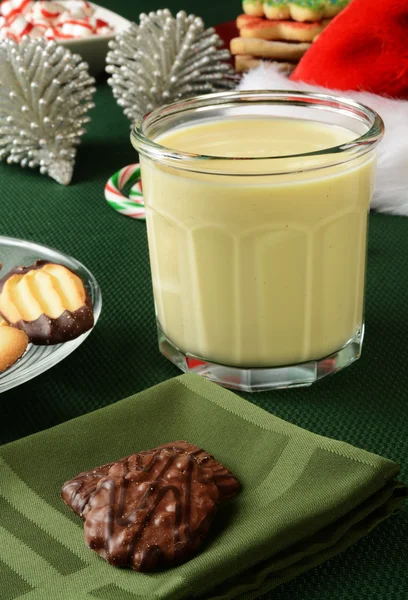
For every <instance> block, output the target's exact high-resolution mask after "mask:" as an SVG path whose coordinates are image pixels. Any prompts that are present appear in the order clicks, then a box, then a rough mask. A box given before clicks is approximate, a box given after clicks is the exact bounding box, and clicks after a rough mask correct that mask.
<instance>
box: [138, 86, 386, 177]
mask: <svg viewBox="0 0 408 600" xmlns="http://www.w3.org/2000/svg"><path fill="white" fill-rule="evenodd" d="M246 103H247V104H248V106H251V104H252V105H255V106H256V105H262V104H275V105H289V106H290V105H291V106H298V107H303V108H306V107H308V106H309V107H312V108H314V109H317V110H322V109H325V110H328V111H331V112H342V113H343V114H345V113H348V114H349V115H350V116H354V117H355V118H357V119H359V120H360V121H363V122H365V123H366V125H367V127H368V130H367V132H366V133H364V134H363V135H358V134H356V136H357V137H356V138H355V139H353V140H351V141H350V142H346V143H344V144H340V145H337V146H331V147H329V148H323V149H321V150H314V151H312V152H303V153H297V154H290V155H274V156H254V157H250V156H244V157H235V156H234V157H231V156H230V157H228V156H212V155H205V154H195V153H189V152H181V151H177V150H173V149H170V148H167V147H166V146H163V145H161V144H160V143H158V142H156V141H154V140H152V139H151V138H149V136H148V134H147V131H146V130H147V129H148V128H149V127H151V126H152V125H154V124H156V123H158V122H160V121H162V120H164V119H166V118H168V117H171V116H173V115H176V114H178V113H183V112H188V111H192V110H194V109H199V108H209V107H221V106H223V105H226V106H227V107H228V108H232V107H234V106H236V105H243V104H246ZM383 135H384V123H383V120H382V118H381V117H380V115H379V114H378V113H377V112H376V111H375V110H373V109H372V108H370V107H368V106H366V105H365V104H361V103H359V102H356V101H355V100H351V99H350V98H346V97H343V96H340V95H335V94H325V93H320V92H319V93H317V92H301V91H292V90H250V91H239V90H237V91H232V92H231V91H229V92H218V93H215V94H206V95H201V96H195V97H192V98H188V99H186V100H178V101H177V102H173V103H172V104H167V105H164V106H161V107H159V108H156V109H155V110H153V111H151V112H149V113H147V114H146V115H145V116H144V117H142V118H141V119H140V120H139V121H137V122H136V123H135V124H134V126H133V127H132V132H131V142H132V145H133V147H134V148H135V149H136V150H137V151H138V152H139V153H140V154H142V155H146V156H147V157H148V158H150V159H153V160H157V161H159V162H160V161H161V162H166V161H170V163H171V164H172V165H173V166H175V167H177V166H178V168H187V169H188V170H194V171H195V170H197V171H202V169H201V167H200V164H199V163H200V162H201V161H203V160H205V161H209V163H210V164H211V165H213V166H214V167H215V166H221V165H223V164H226V163H228V162H229V163H231V161H237V160H238V161H241V163H242V164H245V162H247V163H254V162H255V163H259V164H262V163H265V162H270V163H272V164H273V162H274V161H279V160H280V161H282V160H285V161H293V160H296V159H307V158H315V157H319V156H321V157H322V156H333V159H334V160H333V162H330V164H326V165H325V166H324V167H318V166H316V164H314V165H313V166H311V167H305V168H302V169H301V171H302V172H304V171H313V170H316V169H319V168H325V167H332V166H335V165H337V164H342V163H344V162H348V161H350V160H354V159H355V158H358V157H360V156H363V155H364V154H366V153H367V152H369V151H370V150H372V149H373V148H375V147H376V146H377V144H378V143H379V142H380V141H381V139H382V137H383ZM336 159H338V160H336ZM182 162H184V165H185V166H184V167H182V164H181V163H182ZM187 165H188V166H187ZM201 166H202V165H201ZM296 171H298V169H296V168H293V169H292V168H288V169H285V173H293V172H296ZM205 172H207V173H210V172H214V171H211V168H210V169H208V167H206V168H205ZM215 173H216V174H222V173H221V171H215ZM248 174H249V173H248ZM261 174H263V173H251V175H252V176H254V175H255V176H256V175H261ZM243 175H247V174H246V173H243Z"/></svg>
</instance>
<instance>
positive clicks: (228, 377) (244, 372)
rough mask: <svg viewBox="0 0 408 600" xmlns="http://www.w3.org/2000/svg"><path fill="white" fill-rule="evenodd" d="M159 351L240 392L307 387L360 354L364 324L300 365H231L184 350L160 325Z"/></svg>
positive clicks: (183, 366)
mask: <svg viewBox="0 0 408 600" xmlns="http://www.w3.org/2000/svg"><path fill="white" fill-rule="evenodd" d="M157 330H158V336H159V347H160V352H161V353H162V354H163V355H164V356H165V357H166V358H168V359H169V360H170V361H171V362H172V363H174V364H175V365H176V366H177V367H178V368H179V369H181V370H182V371H184V373H196V374H197V375H201V376H202V377H206V378H207V379H210V380H211V381H214V382H215V383H218V384H219V385H222V386H223V387H226V388H229V389H231V390H239V391H241V392H265V391H267V390H276V389H284V388H292V387H307V386H310V385H312V383H315V382H316V381H318V380H319V379H322V378H323V377H326V376H327V375H332V374H333V373H337V371H340V370H341V369H344V368H345V367H348V366H349V365H351V364H352V363H353V362H355V361H356V360H358V359H359V358H360V356H361V348H362V345H363V338H364V327H363V328H362V329H361V330H359V331H358V332H357V333H356V335H355V336H354V337H353V338H352V339H351V340H350V341H349V342H348V343H347V344H346V345H345V346H344V347H343V348H341V349H340V350H339V351H338V352H335V353H334V354H331V355H330V356H327V357H326V358H322V359H320V360H311V361H309V362H306V363H301V364H298V365H289V366H286V367H272V368H269V369H268V368H262V369H255V368H250V369H244V368H239V367H228V366H226V365H218V364H216V363H212V362H209V361H207V360H205V359H203V358H200V357H197V356H192V355H191V354H184V353H183V352H181V351H180V350H179V349H178V348H177V347H176V346H175V345H174V344H173V343H172V342H171V341H170V340H169V339H168V338H167V337H166V335H165V334H164V333H163V331H162V330H161V327H160V325H157Z"/></svg>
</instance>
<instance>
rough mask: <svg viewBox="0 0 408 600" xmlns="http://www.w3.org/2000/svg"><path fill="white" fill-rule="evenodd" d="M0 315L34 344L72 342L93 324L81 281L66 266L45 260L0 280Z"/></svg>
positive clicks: (17, 269) (15, 269)
mask: <svg viewBox="0 0 408 600" xmlns="http://www.w3.org/2000/svg"><path fill="white" fill-rule="evenodd" d="M0 314H1V315H2V317H3V318H4V319H5V320H6V321H7V322H8V323H9V324H11V325H13V327H17V328H18V329H21V330H22V331H24V332H25V333H26V334H27V336H28V337H29V339H30V341H31V342H32V343H33V344H37V345H52V344H60V343H62V342H67V341H70V340H73V339H75V338H77V337H79V336H80V335H82V334H83V333H85V332H86V331H88V330H89V329H91V328H92V327H93V324H94V317H93V308H92V303H91V300H90V298H89V295H88V293H87V291H86V288H85V286H84V283H83V281H82V279H81V278H80V277H78V275H76V274H75V273H74V272H73V271H71V270H70V269H68V267H65V266H64V265H59V264H55V263H50V262H47V261H44V260H37V261H36V262H35V263H34V264H33V265H31V266H28V267H23V266H19V267H15V268H14V269H12V270H11V271H10V272H9V273H7V275H5V276H4V277H3V278H2V279H0Z"/></svg>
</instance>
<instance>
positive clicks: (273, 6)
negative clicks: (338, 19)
mask: <svg viewBox="0 0 408 600" xmlns="http://www.w3.org/2000/svg"><path fill="white" fill-rule="evenodd" d="M350 1H351V0H263V2H262V1H261V0H243V8H244V13H245V14H246V15H249V16H251V17H266V18H267V19H270V20H272V21H275V20H288V19H292V20H293V21H300V22H305V21H321V20H322V19H331V18H332V17H335V16H336V15H337V14H338V13H339V12H341V11H342V10H343V8H345V7H346V6H347V4H349V3H350Z"/></svg>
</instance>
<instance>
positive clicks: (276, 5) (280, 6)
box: [263, 0, 290, 20]
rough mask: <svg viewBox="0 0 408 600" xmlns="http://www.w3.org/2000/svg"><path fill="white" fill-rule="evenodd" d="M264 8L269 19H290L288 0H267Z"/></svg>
mask: <svg viewBox="0 0 408 600" xmlns="http://www.w3.org/2000/svg"><path fill="white" fill-rule="evenodd" d="M263 9H264V13H265V17H266V18H267V19H272V20H275V19H290V7H289V1H288V0H266V2H264V4H263Z"/></svg>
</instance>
